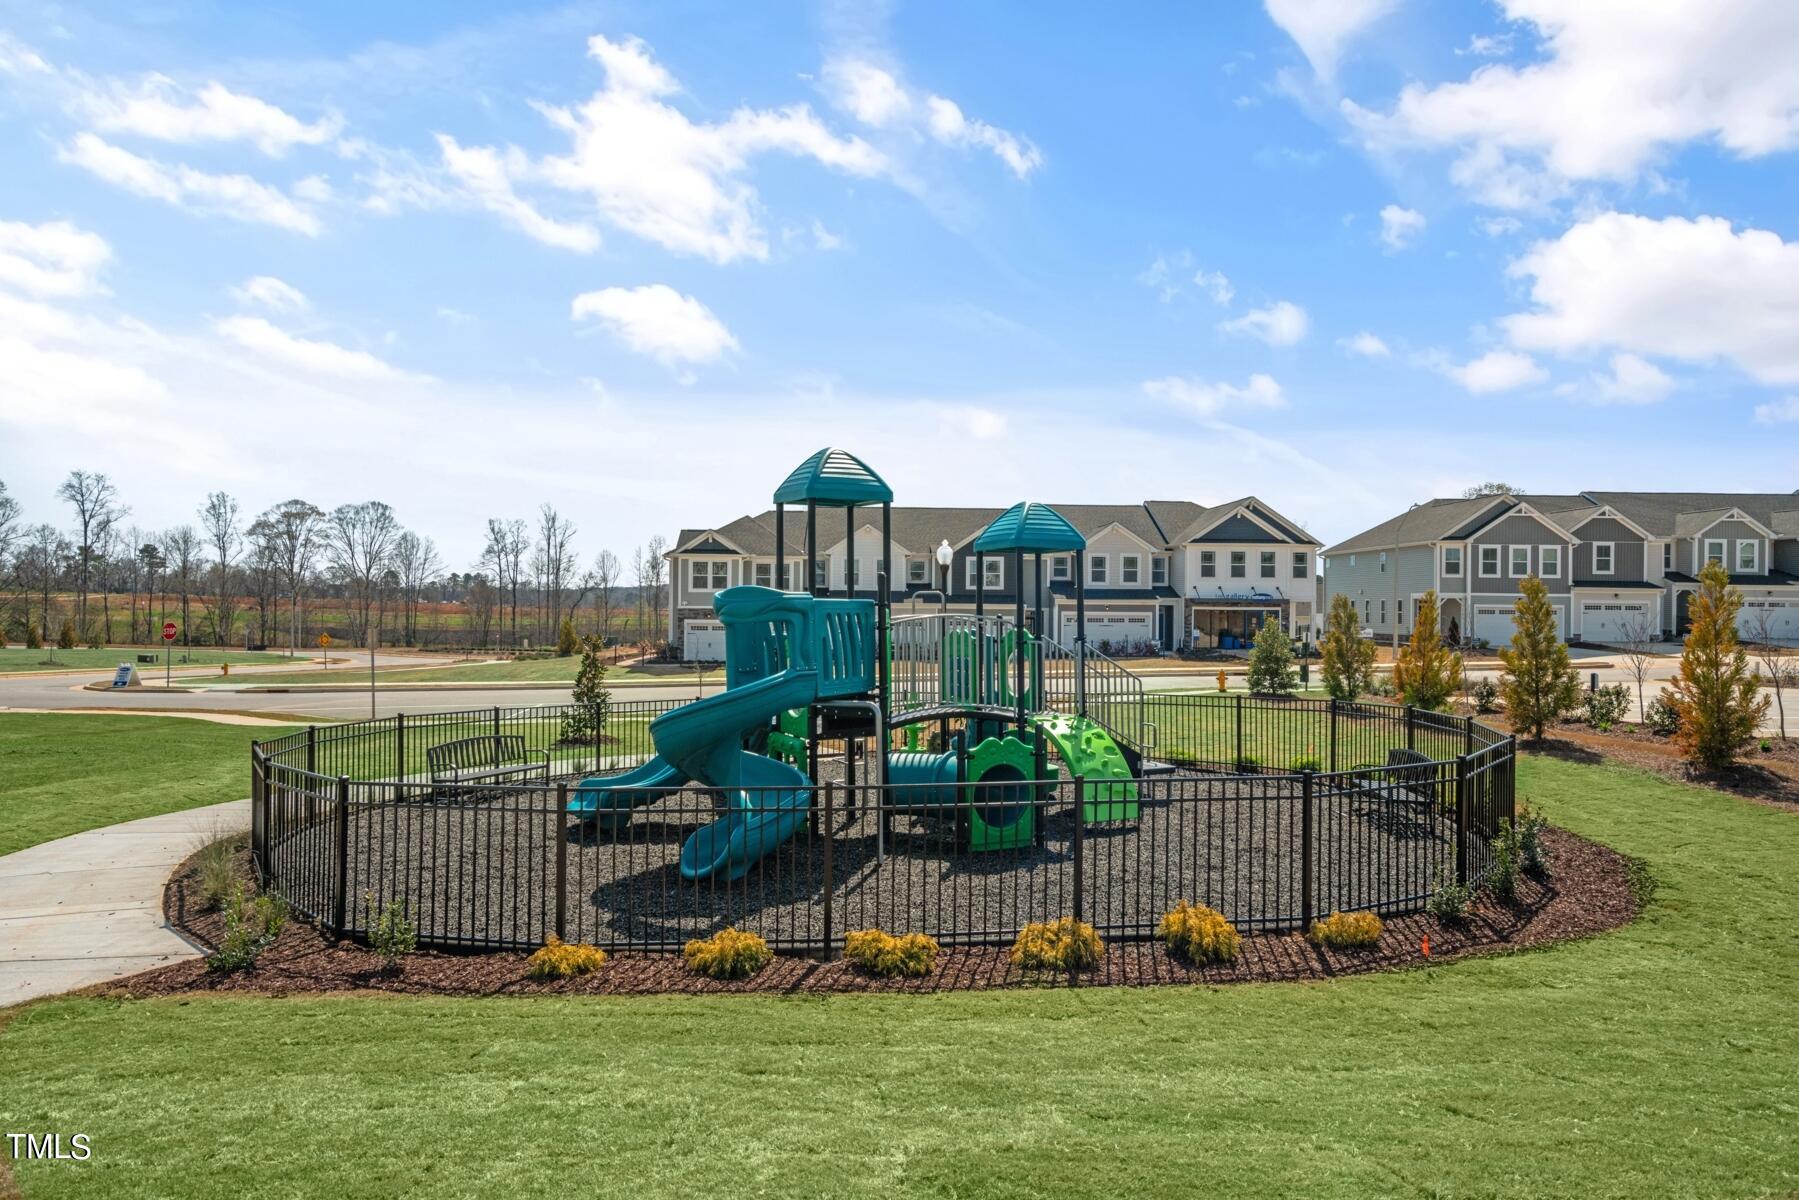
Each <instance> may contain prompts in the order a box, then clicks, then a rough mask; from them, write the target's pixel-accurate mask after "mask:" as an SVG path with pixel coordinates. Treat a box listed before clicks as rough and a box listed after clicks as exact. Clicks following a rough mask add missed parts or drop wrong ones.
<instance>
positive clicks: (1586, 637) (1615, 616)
mask: <svg viewBox="0 0 1799 1200" xmlns="http://www.w3.org/2000/svg"><path fill="white" fill-rule="evenodd" d="M1660 633H1661V630H1660V622H1658V621H1656V620H1654V619H1652V618H1651V616H1650V614H1649V605H1648V604H1646V603H1643V602H1637V603H1631V602H1628V601H1621V600H1620V601H1610V600H1608V601H1604V602H1599V601H1589V602H1588V603H1585V604H1582V605H1581V606H1580V636H1581V639H1582V640H1583V641H1588V642H1606V643H1609V644H1613V645H1616V644H1619V643H1623V642H1628V641H1631V640H1633V639H1635V638H1637V637H1644V636H1645V634H1646V635H1647V636H1646V640H1647V639H1653V638H1655V637H1658V636H1660Z"/></svg>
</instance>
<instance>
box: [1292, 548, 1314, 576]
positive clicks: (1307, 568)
mask: <svg viewBox="0 0 1799 1200" xmlns="http://www.w3.org/2000/svg"><path fill="white" fill-rule="evenodd" d="M1310 560H1311V555H1309V554H1307V553H1306V552H1305V551H1304V550H1295V551H1294V552H1293V578H1295V579H1310V578H1311V577H1312V571H1311V561H1310Z"/></svg>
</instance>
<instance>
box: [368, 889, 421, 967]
mask: <svg viewBox="0 0 1799 1200" xmlns="http://www.w3.org/2000/svg"><path fill="white" fill-rule="evenodd" d="M366 898H367V902H368V906H369V945H370V946H371V947H373V949H374V951H375V953H376V954H379V955H380V956H381V960H382V962H383V963H384V964H385V965H386V968H387V970H389V971H397V970H399V969H400V956H401V955H405V954H411V953H412V952H413V951H414V950H416V949H418V944H419V935H418V930H416V929H414V928H413V925H412V922H411V921H409V920H407V919H406V906H405V905H404V904H401V903H398V902H395V901H389V902H388V903H387V904H386V905H385V906H383V907H382V908H381V909H380V910H379V911H377V910H376V908H375V895H374V893H373V892H370V893H368V894H367V897H366Z"/></svg>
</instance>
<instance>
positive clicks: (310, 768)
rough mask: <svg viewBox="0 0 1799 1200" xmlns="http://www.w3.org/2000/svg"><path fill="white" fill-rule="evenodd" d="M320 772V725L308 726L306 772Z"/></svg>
mask: <svg viewBox="0 0 1799 1200" xmlns="http://www.w3.org/2000/svg"><path fill="white" fill-rule="evenodd" d="M318 772H319V727H318V726H317V725H308V726H307V727H306V773H307V774H308V775H316V774H318Z"/></svg>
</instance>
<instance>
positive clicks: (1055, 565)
mask: <svg viewBox="0 0 1799 1200" xmlns="http://www.w3.org/2000/svg"><path fill="white" fill-rule="evenodd" d="M1068 569H1069V560H1068V555H1066V554H1058V555H1056V556H1055V557H1054V558H1052V559H1050V560H1049V577H1050V578H1051V579H1067V578H1068Z"/></svg>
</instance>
